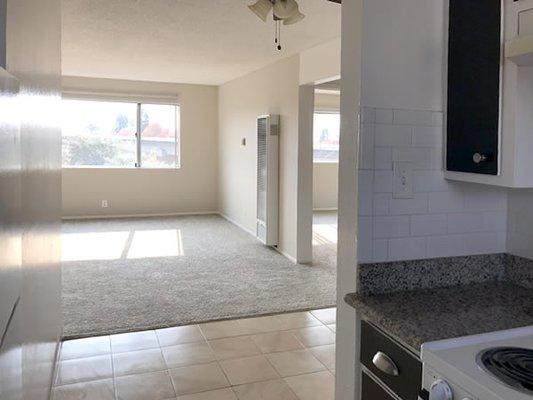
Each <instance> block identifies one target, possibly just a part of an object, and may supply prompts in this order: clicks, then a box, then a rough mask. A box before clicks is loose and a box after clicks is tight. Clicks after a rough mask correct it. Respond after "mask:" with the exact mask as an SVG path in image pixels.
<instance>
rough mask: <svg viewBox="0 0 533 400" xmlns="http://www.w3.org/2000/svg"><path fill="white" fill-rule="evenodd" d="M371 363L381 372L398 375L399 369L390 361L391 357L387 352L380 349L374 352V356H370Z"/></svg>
mask: <svg viewBox="0 0 533 400" xmlns="http://www.w3.org/2000/svg"><path fill="white" fill-rule="evenodd" d="M372 363H373V364H374V365H375V367H376V368H377V369H379V370H380V371H381V372H383V373H385V374H387V375H391V376H398V375H400V371H399V370H398V367H397V366H396V364H395V363H394V361H392V358H390V357H389V356H388V355H387V354H385V353H383V352H382V351H378V352H377V353H376V354H374V357H373V358H372Z"/></svg>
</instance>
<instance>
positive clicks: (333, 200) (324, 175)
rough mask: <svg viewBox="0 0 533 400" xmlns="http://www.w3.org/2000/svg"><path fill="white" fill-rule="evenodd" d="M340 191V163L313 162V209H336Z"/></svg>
mask: <svg viewBox="0 0 533 400" xmlns="http://www.w3.org/2000/svg"><path fill="white" fill-rule="evenodd" d="M338 191H339V164H338V163H314V164H313V209H314V210H336V209H337V202H338V201H337V194H338Z"/></svg>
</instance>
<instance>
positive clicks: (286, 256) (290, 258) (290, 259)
mask: <svg viewBox="0 0 533 400" xmlns="http://www.w3.org/2000/svg"><path fill="white" fill-rule="evenodd" d="M272 248H273V249H274V250H276V251H277V252H278V253H279V254H281V255H282V256H283V257H285V258H287V259H288V260H289V261H292V262H293V263H294V264H298V261H296V258H294V257H293V256H291V255H289V254H287V253H285V252H284V251H282V250H281V249H279V248H278V247H276V246H274V247H272Z"/></svg>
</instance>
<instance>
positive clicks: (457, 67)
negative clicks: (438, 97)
mask: <svg viewBox="0 0 533 400" xmlns="http://www.w3.org/2000/svg"><path fill="white" fill-rule="evenodd" d="M501 21H502V4H501V2H500V0H483V1H479V0H450V1H449V31H448V88H447V110H446V111H447V114H446V127H447V131H446V134H447V142H446V143H447V145H446V150H447V151H446V166H447V168H446V169H447V170H448V171H457V172H470V173H476V174H485V175H497V174H498V171H499V167H498V160H499V157H498V156H499V154H498V153H499V148H498V143H499V134H500V102H501V97H500V96H501V93H500V87H501V84H500V83H501V82H500V76H501V65H502V63H501V49H502V38H501V27H502V22H501Z"/></svg>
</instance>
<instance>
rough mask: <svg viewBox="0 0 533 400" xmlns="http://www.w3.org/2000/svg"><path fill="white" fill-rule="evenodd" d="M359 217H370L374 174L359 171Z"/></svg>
mask: <svg viewBox="0 0 533 400" xmlns="http://www.w3.org/2000/svg"><path fill="white" fill-rule="evenodd" d="M358 185H359V199H358V200H359V204H358V206H359V215H372V203H373V201H374V196H373V185H374V172H373V171H366V170H361V171H359V182H358Z"/></svg>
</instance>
